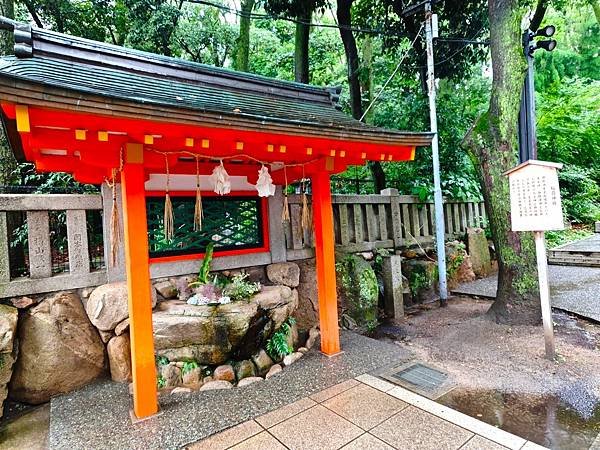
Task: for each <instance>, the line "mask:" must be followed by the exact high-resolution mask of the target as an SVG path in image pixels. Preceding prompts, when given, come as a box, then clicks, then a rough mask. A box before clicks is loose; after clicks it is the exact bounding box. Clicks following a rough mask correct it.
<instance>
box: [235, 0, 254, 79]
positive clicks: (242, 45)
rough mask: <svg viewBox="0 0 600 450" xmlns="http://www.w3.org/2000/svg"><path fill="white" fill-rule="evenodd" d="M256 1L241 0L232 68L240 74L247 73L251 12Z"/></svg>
mask: <svg viewBox="0 0 600 450" xmlns="http://www.w3.org/2000/svg"><path fill="white" fill-rule="evenodd" d="M255 4H256V0H242V3H241V8H242V9H241V15H240V34H239V36H238V38H237V41H236V43H235V59H234V62H233V68H234V69H235V70H239V71H242V72H248V61H249V55H250V27H251V25H252V17H251V14H252V10H253V9H254V5H255Z"/></svg>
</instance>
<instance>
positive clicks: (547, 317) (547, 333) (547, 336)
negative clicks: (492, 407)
mask: <svg viewBox="0 0 600 450" xmlns="http://www.w3.org/2000/svg"><path fill="white" fill-rule="evenodd" d="M533 236H534V239H535V253H536V256H537V267H538V278H539V283H540V301H541V303H542V321H543V323H544V342H545V344H546V358H547V359H549V360H551V361H552V360H554V355H555V351H554V325H553V323H552V307H551V306H550V289H549V288H548V261H547V260H546V242H545V240H544V232H543V231H534V232H533Z"/></svg>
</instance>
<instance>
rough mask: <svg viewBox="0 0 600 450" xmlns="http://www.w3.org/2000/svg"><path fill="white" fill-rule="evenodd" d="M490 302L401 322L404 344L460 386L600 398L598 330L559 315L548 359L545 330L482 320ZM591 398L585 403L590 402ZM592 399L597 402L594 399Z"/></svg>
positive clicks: (458, 302) (465, 303) (461, 304)
mask: <svg viewBox="0 0 600 450" xmlns="http://www.w3.org/2000/svg"><path fill="white" fill-rule="evenodd" d="M489 305H490V302H489V301H484V300H473V299H468V298H457V299H453V300H451V301H450V302H449V304H448V307H446V308H440V307H438V306H437V305H431V306H429V307H427V308H423V309H422V310H421V311H420V312H418V313H416V314H412V315H409V316H408V317H407V318H405V319H404V320H403V322H401V323H399V324H398V325H400V328H401V329H402V330H404V331H405V332H406V337H404V339H398V340H396V343H397V344H398V345H400V346H403V347H406V348H408V349H409V350H411V351H412V352H414V353H415V355H416V356H417V358H419V359H422V360H423V361H426V362H429V363H431V364H433V365H436V366H438V367H440V368H442V369H444V370H446V371H447V372H448V373H449V374H450V375H451V377H452V379H453V380H454V382H456V383H457V384H458V385H459V386H460V387H466V388H478V389H496V390H500V391H505V392H526V393H534V394H535V393H540V394H546V393H554V394H560V393H564V392H571V393H575V392H578V393H580V394H575V395H574V396H573V397H576V398H577V397H581V401H590V396H592V397H596V399H600V326H598V325H593V324H591V323H587V322H584V321H582V320H580V319H576V318H573V317H571V316H568V315H566V314H562V313H559V314H555V316H554V321H555V323H556V327H555V330H556V346H557V351H558V355H559V357H558V361H557V362H551V361H548V360H546V359H545V358H544V339H543V335H542V328H541V326H540V327H530V326H518V327H510V326H506V325H498V324H495V323H493V322H490V321H489V320H487V319H485V318H484V317H483V314H484V313H485V311H486V310H487V309H488V307H489ZM586 397H587V400H586ZM592 400H593V399H592Z"/></svg>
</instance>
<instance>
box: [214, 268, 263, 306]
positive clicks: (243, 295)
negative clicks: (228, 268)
mask: <svg viewBox="0 0 600 450" xmlns="http://www.w3.org/2000/svg"><path fill="white" fill-rule="evenodd" d="M247 278H248V274H238V275H234V276H233V278H232V279H231V282H230V283H229V284H227V285H225V287H224V288H223V295H226V296H228V297H229V298H231V300H233V301H236V300H247V299H249V298H250V297H252V296H253V295H254V294H256V293H258V292H260V289H261V287H260V283H252V282H250V281H248V280H247Z"/></svg>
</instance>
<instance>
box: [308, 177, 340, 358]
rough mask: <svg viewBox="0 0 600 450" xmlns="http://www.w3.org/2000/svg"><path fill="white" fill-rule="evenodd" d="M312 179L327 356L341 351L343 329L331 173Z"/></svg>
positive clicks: (320, 305) (321, 306)
mask: <svg viewBox="0 0 600 450" xmlns="http://www.w3.org/2000/svg"><path fill="white" fill-rule="evenodd" d="M311 181H312V207H313V223H314V227H315V257H316V263H317V284H318V286H317V288H318V292H319V322H320V325H321V351H322V352H323V353H325V354H326V355H334V354H336V353H339V351H340V330H339V326H338V309H337V291H336V286H335V252H334V246H335V241H334V231H333V209H332V207H331V184H330V181H329V173H328V172H327V171H320V172H317V173H315V174H314V175H312V176H311Z"/></svg>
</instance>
